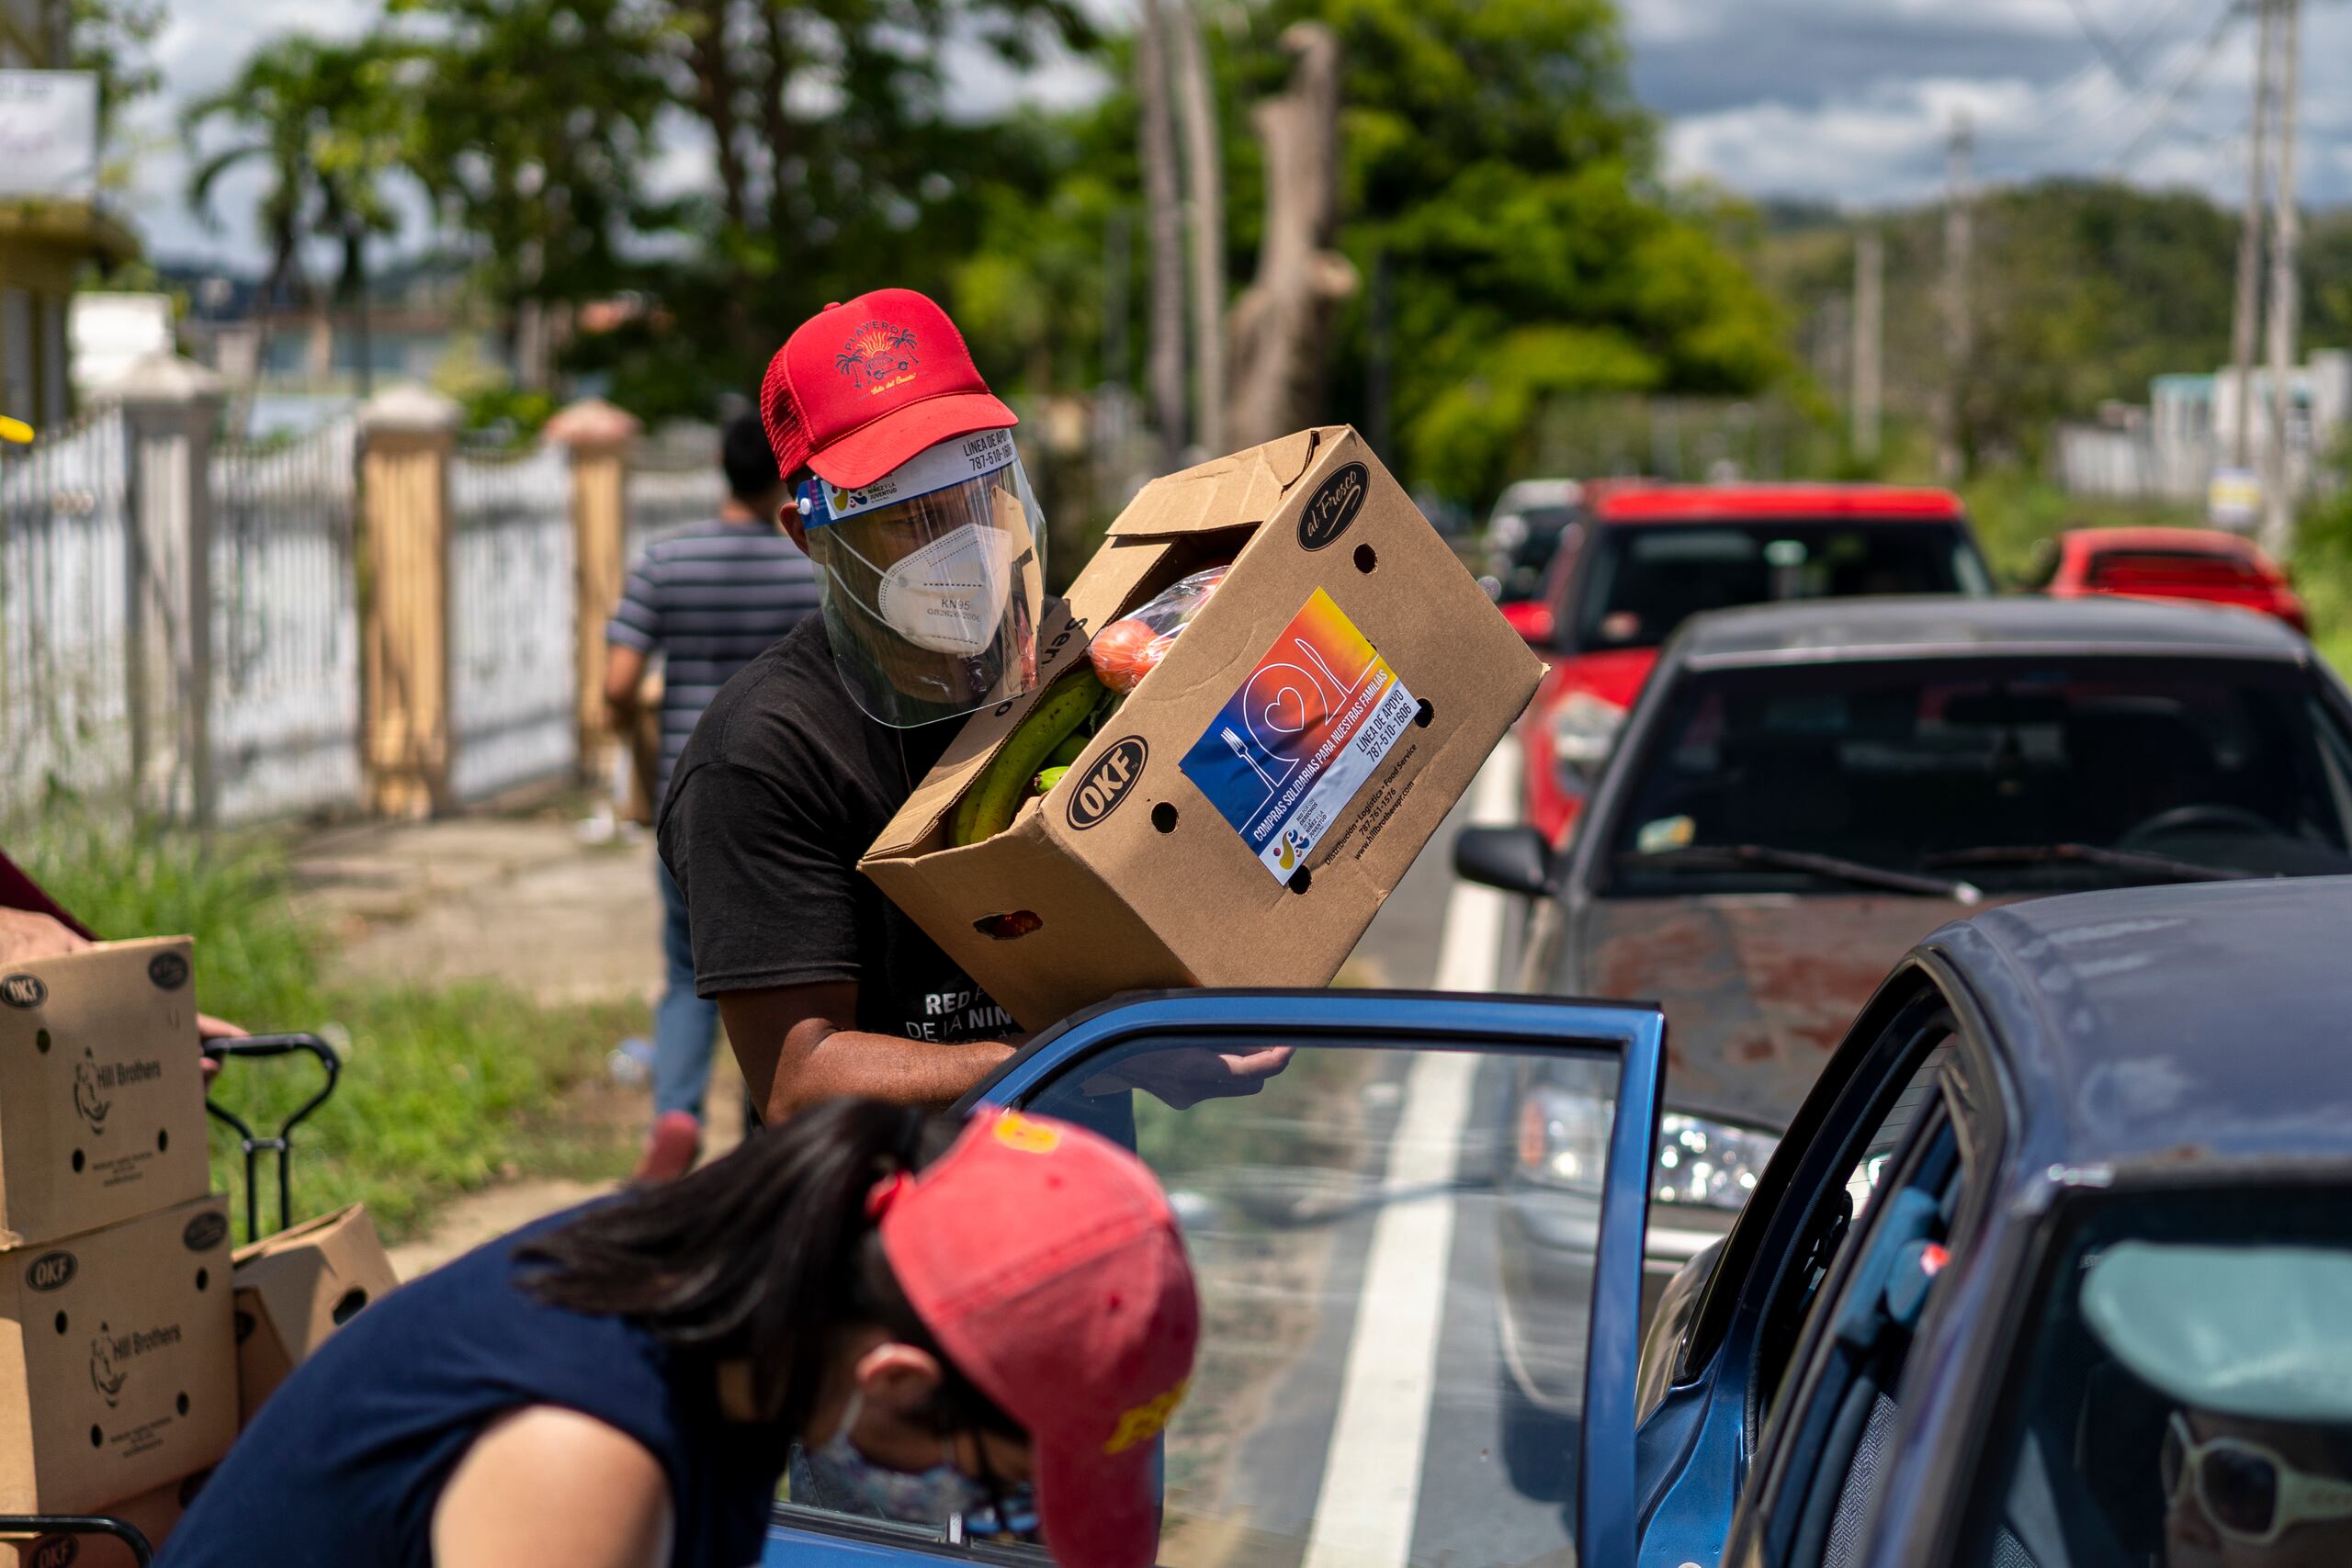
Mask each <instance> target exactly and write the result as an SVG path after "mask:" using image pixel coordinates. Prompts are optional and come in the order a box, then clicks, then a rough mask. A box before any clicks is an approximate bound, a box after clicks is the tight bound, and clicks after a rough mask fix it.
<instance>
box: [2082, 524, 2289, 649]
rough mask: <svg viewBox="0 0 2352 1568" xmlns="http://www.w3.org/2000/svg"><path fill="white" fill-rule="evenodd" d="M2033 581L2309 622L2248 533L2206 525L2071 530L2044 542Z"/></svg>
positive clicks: (2274, 563)
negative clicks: (2044, 555) (2042, 559)
mask: <svg viewBox="0 0 2352 1568" xmlns="http://www.w3.org/2000/svg"><path fill="white" fill-rule="evenodd" d="M2046 548H2047V550H2048V552H2049V553H2048V557H2047V560H2046V563H2045V565H2044V566H2043V568H2042V574H2041V581H2040V583H2039V584H2038V585H2037V586H2039V587H2040V588H2041V592H2044V593H2047V594H2049V595H2050V596H2051V597H2052V598H2053V599H2086V598H2089V597H2090V596H2091V595H2092V594H2095V593H2119V594H2124V595H2127V596H2129V597H2131V598H2135V599H2196V600H2200V601H2202V602H2204V603H2206V604H2235V605H2238V606H2240V607H2241V608H2243V609H2248V610H2259V611H2261V612H2262V613H2263V614H2264V615H2276V616H2278V619H2280V620H2282V621H2284V622H2286V623H2287V624H2288V625H2289V626H2292V627H2294V628H2295V629H2296V630H2297V631H2299V632H2303V633H2306V634H2308V633H2309V632H2310V630H2311V626H2309V624H2308V623H2307V622H2306V621H2305V619H2304V616H2303V602H2302V601H2301V599H2299V598H2297V597H2296V596H2295V591H2294V589H2292V588H2291V587H2290V586H2288V583H2287V574H2286V573H2285V572H2284V571H2282V570H2279V567H2278V562H2277V561H2274V560H2272V559H2271V558H2269V557H2268V556H2267V555H2265V554H2264V553H2263V552H2262V550H2261V548H2260V547H2257V546H2256V544H2255V543H2254V542H2253V541H2252V540H2250V539H2241V538H2239V537H2238V536H2236V535H2235V534H2223V533H2219V532H2217V531H2215V530H2213V529H2211V528H2075V529H2071V530H2069V531H2068V532H2066V533H2064V534H2061V535H2059V536H2058V537H2057V538H2055V539H2054V540H2052V541H2051V543H2050V545H2049V546H2047V547H2046Z"/></svg>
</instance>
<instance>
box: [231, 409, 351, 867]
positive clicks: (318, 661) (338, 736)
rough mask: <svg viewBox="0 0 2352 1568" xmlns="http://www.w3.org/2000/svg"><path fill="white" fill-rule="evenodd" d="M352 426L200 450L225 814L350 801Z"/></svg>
mask: <svg viewBox="0 0 2352 1568" xmlns="http://www.w3.org/2000/svg"><path fill="white" fill-rule="evenodd" d="M357 439H358V425H357V423H356V421H354V420H350V419H344V420H339V421H337V422H335V423H334V424H332V425H329V426H328V427H327V428H325V429H323V430H320V431H316V432H313V433H312V434H309V435H305V436H303V437H301V438H300V439H299V440H297V441H295V442H293V443H291V444H288V445H285V446H240V445H227V446H221V447H220V448H218V449H216V450H215V452H214V453H213V457H212V465H211V467H212V603H213V612H214V613H213V616H212V703H211V718H212V722H211V734H210V740H211V753H212V769H213V788H214V792H215V795H214V799H215V809H216V810H217V812H218V813H219V815H220V818H221V819H222V820H224V821H231V822H245V821H255V820H259V819H262V818H270V817H279V816H285V815H288V814H289V813H295V812H302V811H311V810H320V809H326V808H332V807H347V806H351V805H355V804H356V803H357V801H358V800H359V798H360V770H359V599H358V590H357V579H356V572H355V570H353V564H354V556H353V550H354V539H353V528H352V525H353V517H354V515H355V513H356V509H357V505H358V484H357V471H358V470H357V467H356V464H357Z"/></svg>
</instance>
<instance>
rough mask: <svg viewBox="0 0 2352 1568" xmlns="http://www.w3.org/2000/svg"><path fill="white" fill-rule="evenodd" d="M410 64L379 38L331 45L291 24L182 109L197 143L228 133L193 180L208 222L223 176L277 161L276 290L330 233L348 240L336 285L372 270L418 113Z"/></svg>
mask: <svg viewBox="0 0 2352 1568" xmlns="http://www.w3.org/2000/svg"><path fill="white" fill-rule="evenodd" d="M408 63H409V62H408V61H407V59H406V57H405V55H404V54H403V53H402V51H401V50H399V49H398V48H397V47H396V46H395V45H393V44H391V43H390V42H388V41H387V40H385V39H380V38H376V37H369V38H363V39H360V40H358V41H357V42H355V43H330V42H325V41H322V40H321V39H314V38H311V37H308V36H306V35H303V34H300V33H287V34H282V35H280V36H278V37H277V38H274V39H270V40H269V41H267V42H266V43H265V44H263V45H262V47H261V48H260V49H259V50H257V51H254V54H253V55H252V56H251V57H250V58H249V59H247V61H246V62H245V63H244V66H243V69H242V70H240V71H239V72H238V73H237V76H236V78H235V79H234V80H233V81H232V82H231V83H230V84H229V85H227V86H226V87H224V88H222V89H221V90H220V92H217V93H215V94H213V95H211V96H209V97H205V98H201V99H198V101H197V102H195V103H193V104H190V105H189V106H188V107H187V109H186V110H185V111H184V113H183V115H182V118H181V123H182V129H183V132H184V134H186V135H187V138H188V139H189V140H190V141H191V142H193V141H196V139H197V138H198V137H199V136H200V135H202V134H203V133H204V132H205V131H206V130H207V129H208V128H209V127H211V126H214V125H221V126H225V127H226V128H227V129H228V131H229V133H230V138H231V140H230V141H229V142H228V144H227V145H226V146H223V147H220V148H218V149H217V150H215V151H213V152H211V153H209V155H208V156H207V157H205V158H204V160H203V161H202V162H201V163H199V164H198V165H197V167H196V169H195V172H194V173H193V174H192V175H190V176H189V179H188V198H189V200H190V202H191V203H192V204H193V205H194V206H195V207H196V209H197V210H198V212H199V213H201V214H203V215H204V216H205V218H206V219H207V220H215V215H214V213H213V210H212V192H213V188H214V187H215V186H217V185H218V184H219V183H220V178H221V176H222V175H225V174H227V173H228V172H229V171H230V170H231V169H233V168H236V167H238V166H240V165H242V164H256V163H257V164H262V165H263V166H264V167H265V168H266V170H267V171H268V175H269V185H268V186H267V188H266V189H265V190H264V192H263V193H262V197H261V200H260V207H259V209H258V211H257V213H256V217H257V218H258V220H259V223H260V227H261V231H262V232H263V234H264V235H265V236H266V238H267V240H268V243H269V247H270V271H269V277H268V280H267V287H268V288H269V289H270V290H272V291H276V290H278V289H282V288H287V287H288V286H289V285H291V284H293V283H295V282H296V281H298V280H300V278H301V251H302V246H303V244H304V243H305V242H307V241H309V240H311V239H326V240H332V241H334V243H336V244H337V245H339V246H340V247H341V248H342V253H343V268H342V276H341V277H340V278H339V280H338V283H337V288H338V290H339V291H343V292H347V291H349V290H351V289H353V288H356V287H358V286H359V285H360V283H361V282H362V280H363V279H364V278H365V276H366V275H367V250H366V245H367V242H368V239H369V238H370V237H371V236H376V235H383V234H389V233H391V232H392V231H394V229H395V227H396V223H395V220H394V213H393V209H392V206H391V204H390V200H389V199H388V197H387V196H386V193H385V189H384V185H385V180H386V178H387V176H388V175H390V172H391V171H392V170H393V168H394V167H396V166H397V165H398V164H399V162H400V159H401V149H402V145H403V141H404V139H405V137H406V135H407V133H408V129H409V126H410V123H411V122H410V118H409V115H408V103H407V98H406V96H405V91H404V89H405V86H406V85H407V84H406V83H404V82H403V80H402V77H403V74H404V71H405V68H406V66H407V65H408Z"/></svg>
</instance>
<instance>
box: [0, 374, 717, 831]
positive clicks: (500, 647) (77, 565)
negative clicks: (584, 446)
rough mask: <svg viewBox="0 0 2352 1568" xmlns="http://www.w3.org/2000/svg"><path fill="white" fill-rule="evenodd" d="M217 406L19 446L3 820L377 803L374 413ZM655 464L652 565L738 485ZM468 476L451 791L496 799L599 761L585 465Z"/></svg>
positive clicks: (10, 550)
mask: <svg viewBox="0 0 2352 1568" xmlns="http://www.w3.org/2000/svg"><path fill="white" fill-rule="evenodd" d="M166 380H167V381H168V380H169V377H168V376H167V377H166ZM208 411H211V412H217V399H216V400H214V402H213V403H212V404H210V405H207V404H206V403H205V402H204V401H203V399H202V396H201V394H200V391H199V393H198V395H196V396H194V397H191V396H190V395H189V394H188V393H187V389H185V388H184V387H183V388H182V389H180V390H179V391H177V392H176V393H175V392H174V391H173V390H172V389H170V388H169V387H168V386H167V387H166V388H165V389H164V391H163V392H161V393H159V394H157V396H156V397H155V398H153V399H151V400H149V401H146V402H143V403H142V402H126V403H125V404H123V405H119V406H108V407H106V408H104V409H101V410H99V411H96V412H92V413H91V414H89V415H88V416H87V417H86V418H85V419H84V420H82V421H81V422H79V423H76V424H74V425H72V426H69V427H67V428H65V429H62V430H60V431H55V432H52V433H50V434H47V435H45V436H44V438H43V439H42V440H40V441H39V442H38V443H36V444H34V445H33V446H28V447H14V446H0V823H5V822H7V821H9V820H11V819H16V818H23V817H25V816H28V815H31V814H39V813H41V812H43V811H45V810H48V809H50V808H51V807H52V805H53V804H54V803H56V802H58V801H60V800H61V799H63V798H68V797H72V798H78V799H80V800H82V801H85V802H87V803H88V804H89V805H90V807H92V808H94V809H96V810H99V811H102V812H107V813H118V812H120V813H125V814H127V812H128V810H129V809H130V808H131V807H141V808H143V809H145V810H147V811H148V812H151V813H155V814H161V815H165V816H170V817H173V818H187V819H193V820H198V821H207V822H213V823H222V824H232V823H243V822H254V821H262V820H267V819H270V818H281V817H286V816H291V815H298V814H304V813H315V812H341V811H348V810H352V809H355V808H357V807H361V806H362V805H363V804H364V803H365V801H366V800H367V798H368V786H367V781H366V777H365V773H364V766H363V756H362V752H363V746H362V739H363V738H362V734H361V730H362V726H363V724H364V722H365V717H364V713H365V710H364V708H363V704H362V690H361V686H362V681H363V678H364V677H363V673H362V665H363V649H362V639H363V635H364V633H363V622H362V615H361V600H360V578H361V576H362V571H361V569H360V553H361V552H360V549H359V542H360V539H359V530H360V527H361V523H360V518H361V504H360V502H361V497H360V493H359V492H360V474H361V462H360V456H361V450H362V446H363V443H364V439H365V437H364V435H363V433H362V430H361V428H360V425H359V423H358V422H357V421H356V420H352V419H345V420H342V421H338V422H336V423H333V424H331V425H329V426H327V427H325V428H323V429H321V430H318V431H315V432H312V433H311V434H306V435H303V436H301V437H300V438H298V439H295V440H293V441H290V442H285V443H271V444H261V445H244V444H238V443H230V442H218V441H216V440H214V439H213V437H212V434H211V423H210V422H211V412H208ZM647 457H648V461H647V462H646V465H645V466H644V467H643V468H639V467H637V465H636V463H635V462H634V461H633V462H632V465H631V467H630V468H629V470H628V478H627V480H626V486H627V488H626V491H625V494H624V498H623V503H624V506H625V508H626V517H625V527H626V539H627V547H628V558H630V559H631V560H634V558H636V556H637V555H638V553H639V552H640V551H641V550H642V549H643V548H644V547H645V545H646V544H647V543H649V542H650V541H651V540H653V539H656V538H659V537H662V536H664V535H666V534H669V533H672V532H674V531H675V530H676V529H678V528H680V527H683V526H684V525H688V524H690V523H693V522H696V521H699V520H701V519H704V518H707V517H710V516H712V515H714V514H715V513H717V510H718V499H719V492H720V490H721V483H720V480H719V479H718V472H717V468H716V465H715V464H713V463H710V462H708V461H707V460H706V461H703V462H701V463H699V464H695V465H692V466H689V465H687V464H685V463H684V462H683V461H680V460H678V459H676V458H674V457H670V456H668V455H666V454H663V453H661V452H659V451H654V452H650V453H649V454H648V455H647ZM446 472H447V506H448V511H447V517H448V528H449V554H448V560H447V595H446V604H447V656H448V716H449V726H448V768H449V773H448V790H449V795H450V796H451V797H453V798H454V799H455V800H457V801H458V802H476V801H481V800H484V799H487V798H489V797H491V796H494V795H503V794H505V793H507V792H510V791H512V790H515V789H516V788H518V787H521V786H526V785H530V784H539V783H545V782H550V781H554V780H557V779H560V778H564V777H568V776H570V775H571V773H573V772H574V770H575V769H576V767H577V765H578V761H579V759H578V757H577V755H576V753H577V750H578V747H579V737H578V710H577V706H576V697H577V683H578V676H577V663H578V659H579V655H580V649H579V644H578V642H577V641H576V640H575V628H574V624H573V623H574V620H575V616H576V611H575V604H576V595H577V593H578V591H579V590H578V582H577V580H576V574H575V570H574V547H575V536H574V532H573V520H572V515H571V505H572V470H571V454H570V451H569V450H568V449H567V448H566V447H564V446H560V445H553V444H550V445H546V446H539V447H536V448H534V449H532V450H530V451H527V452H525V453H521V454H490V453H480V452H469V451H466V450H464V449H462V448H461V449H460V450H458V451H457V452H456V453H454V454H453V455H451V456H450V457H449V458H448V460H447V470H446ZM198 541H208V542H206V543H203V544H201V545H198V543H197V542H198Z"/></svg>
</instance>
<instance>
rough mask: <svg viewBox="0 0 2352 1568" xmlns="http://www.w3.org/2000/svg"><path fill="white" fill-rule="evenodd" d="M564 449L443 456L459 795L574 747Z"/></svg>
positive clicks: (533, 775) (551, 764)
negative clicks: (446, 463) (513, 454)
mask: <svg viewBox="0 0 2352 1568" xmlns="http://www.w3.org/2000/svg"><path fill="white" fill-rule="evenodd" d="M449 528H450V538H449V718H450V733H449V742H450V760H449V787H450V791H451V793H452V794H453V795H456V796H457V797H458V799H459V800H481V799H482V798H484V797H485V796H488V795H496V794H498V793H499V792H501V791H503V790H508V789H513V788H515V787H516V786H517V785H520V784H531V783H535V782H537V781H540V780H544V779H548V778H550V777H553V776H555V775H557V774H560V773H563V772H564V771H565V770H567V769H569V768H571V766H572V765H573V763H574V761H575V756H574V754H575V752H576V751H577V750H578V746H577V741H578V733H577V729H576V720H575V707H574V702H575V692H576V690H577V677H576V671H575V667H574V662H573V661H574V660H575V658H576V657H577V652H576V649H575V647H574V644H573V641H572V637H573V629H572V621H573V592H574V589H573V575H572V574H573V565H572V559H573V558H572V528H571V460H570V457H569V455H568V454H567V453H566V452H565V450H564V449H563V448H562V447H560V446H542V447H539V448H537V449H535V450H534V451H532V452H530V453H528V454H526V455H525V456H521V457H509V456H492V455H479V454H472V453H465V452H460V453H458V455H457V456H456V457H452V458H451V459H450V463H449Z"/></svg>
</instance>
